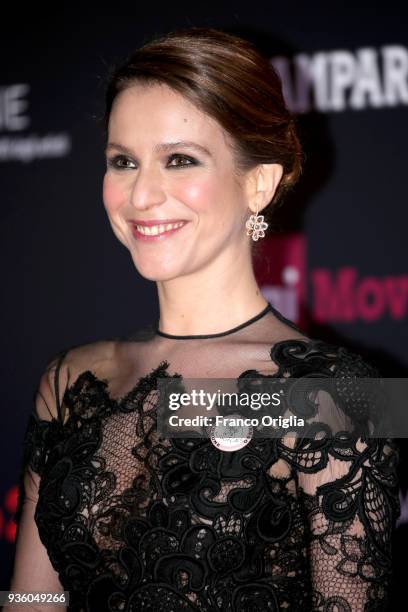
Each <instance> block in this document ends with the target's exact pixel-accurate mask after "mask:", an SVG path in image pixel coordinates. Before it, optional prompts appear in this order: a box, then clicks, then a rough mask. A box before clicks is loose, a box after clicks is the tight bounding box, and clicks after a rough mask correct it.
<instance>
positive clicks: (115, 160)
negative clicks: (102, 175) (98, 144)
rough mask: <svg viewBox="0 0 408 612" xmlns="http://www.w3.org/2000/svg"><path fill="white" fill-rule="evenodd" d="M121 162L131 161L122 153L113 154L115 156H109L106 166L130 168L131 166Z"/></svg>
mask: <svg viewBox="0 0 408 612" xmlns="http://www.w3.org/2000/svg"><path fill="white" fill-rule="evenodd" d="M122 162H125V163H126V162H129V163H133V162H131V161H130V159H129V158H128V157H125V156H124V155H115V157H111V158H109V159H108V166H111V167H112V168H117V169H119V170H126V169H128V168H132V166H127V165H125V164H123V163H122Z"/></svg>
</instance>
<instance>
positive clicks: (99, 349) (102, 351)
mask: <svg viewBox="0 0 408 612" xmlns="http://www.w3.org/2000/svg"><path fill="white" fill-rule="evenodd" d="M118 344H119V341H118V340H97V341H95V342H89V343H87V344H79V345H76V346H72V347H70V348H68V349H65V350H64V351H62V352H61V353H60V354H59V355H60V356H61V357H62V359H58V356H57V358H56V359H54V360H53V367H57V366H58V361H60V367H61V372H62V371H65V372H66V373H69V376H70V378H71V379H72V378H75V377H76V376H78V375H79V374H81V372H84V371H85V370H92V372H94V373H95V374H96V375H98V376H105V375H106V374H107V373H108V371H109V369H110V368H111V367H112V364H114V362H115V357H116V354H117V350H118Z"/></svg>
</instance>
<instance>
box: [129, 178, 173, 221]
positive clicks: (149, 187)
mask: <svg viewBox="0 0 408 612" xmlns="http://www.w3.org/2000/svg"><path fill="white" fill-rule="evenodd" d="M165 201H166V194H165V191H164V189H163V185H162V182H161V176H160V173H159V172H158V171H156V170H155V169H154V168H151V167H150V168H149V167H145V168H141V167H140V168H139V170H138V172H137V175H136V178H135V180H134V182H133V185H132V188H131V191H130V204H131V205H132V206H133V208H136V209H137V210H145V209H148V208H151V207H152V206H157V205H159V204H162V203H163V202H165Z"/></svg>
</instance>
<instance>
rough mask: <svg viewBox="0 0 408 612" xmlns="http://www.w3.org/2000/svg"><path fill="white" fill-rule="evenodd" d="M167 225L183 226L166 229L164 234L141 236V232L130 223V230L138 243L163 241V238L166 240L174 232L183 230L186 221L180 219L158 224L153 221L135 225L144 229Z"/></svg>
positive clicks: (133, 223) (134, 223) (134, 224)
mask: <svg viewBox="0 0 408 612" xmlns="http://www.w3.org/2000/svg"><path fill="white" fill-rule="evenodd" d="M167 223H182V224H183V225H180V226H179V227H175V228H171V229H168V230H166V231H164V232H160V233H158V234H151V235H148V234H143V233H142V232H141V231H139V230H138V228H137V226H136V222H134V221H132V223H131V228H132V234H133V236H134V237H135V238H136V239H137V240H140V241H144V242H152V241H157V240H163V239H165V238H168V237H170V236H172V235H173V234H175V233H176V232H179V231H180V230H182V229H183V227H185V226H186V225H187V223H188V221H185V220H182V219H180V221H166V222H165V223H164V222H160V223H157V221H155V222H154V223H152V222H147V221H146V222H144V223H139V222H138V223H137V225H141V226H144V227H152V226H154V225H166V224H167Z"/></svg>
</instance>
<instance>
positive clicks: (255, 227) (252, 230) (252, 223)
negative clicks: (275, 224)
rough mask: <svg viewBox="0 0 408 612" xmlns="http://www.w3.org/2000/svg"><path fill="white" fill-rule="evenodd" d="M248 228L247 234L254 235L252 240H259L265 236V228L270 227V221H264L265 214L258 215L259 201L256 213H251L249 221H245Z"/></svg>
mask: <svg viewBox="0 0 408 612" xmlns="http://www.w3.org/2000/svg"><path fill="white" fill-rule="evenodd" d="M245 227H246V228H247V233H246V234H247V236H252V240H258V238H263V237H264V236H265V230H266V228H267V227H268V223H266V222H265V221H264V216H263V215H258V203H257V205H256V213H255V215H251V216H250V217H249V219H248V221H247V222H246V223H245Z"/></svg>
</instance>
